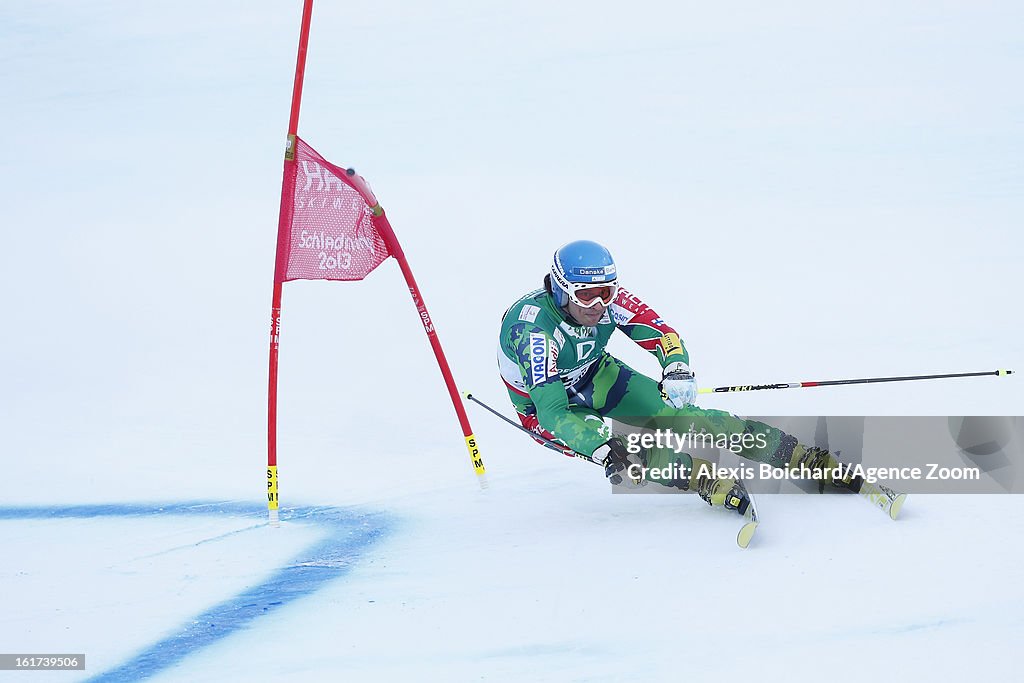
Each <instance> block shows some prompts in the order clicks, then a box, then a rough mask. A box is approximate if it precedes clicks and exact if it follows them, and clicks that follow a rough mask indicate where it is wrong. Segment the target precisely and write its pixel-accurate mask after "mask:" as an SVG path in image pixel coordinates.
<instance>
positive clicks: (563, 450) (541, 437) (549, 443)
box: [462, 391, 597, 464]
mask: <svg viewBox="0 0 1024 683" xmlns="http://www.w3.org/2000/svg"><path fill="white" fill-rule="evenodd" d="M462 395H463V396H465V397H466V400H467V401H472V402H473V403H475V404H477V405H478V406H480V407H481V408H483V409H484V410H486V411H487V412H489V413H490V414H491V415H493V416H495V417H496V418H498V419H499V420H504V421H505V422H507V423H508V424H510V425H512V426H513V427H515V428H516V429H518V430H519V431H521V432H523V433H524V434H528V435H529V436H530V437H531V438H533V439H536V440H537V441H540V442H541V444H542V445H544V446H547V447H548V448H550V449H551V450H553V451H558V452H559V453H563V454H565V455H573V456H575V457H577V458H579V459H580V460H586V461H587V462H592V463H594V464H597V461H596V460H594V459H593V458H592V457H591V456H589V455H583V454H582V453H578V452H576V451H574V450H572V449H571V448H569V447H568V446H563V445H561V444H558V443H556V442H554V441H552V440H551V439H549V438H547V437H546V436H544V435H543V434H538V433H537V432H531V431H530V430H529V429H527V428H526V427H524V426H523V425H521V424H516V423H515V422H513V421H512V420H511V419H509V418H507V417H505V416H504V415H502V414H501V413H499V412H498V411H497V410H495V409H494V408H492V407H490V406H489V405H487V404H486V403H484V402H483V401H481V400H480V399H478V398H477V397H476V396H474V395H473V394H471V393H469V392H468V391H464V392H462Z"/></svg>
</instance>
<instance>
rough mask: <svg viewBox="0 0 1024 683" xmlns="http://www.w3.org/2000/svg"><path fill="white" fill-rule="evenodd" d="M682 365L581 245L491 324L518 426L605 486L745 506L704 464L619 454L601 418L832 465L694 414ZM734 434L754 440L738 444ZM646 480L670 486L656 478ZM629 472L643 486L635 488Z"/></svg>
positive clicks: (621, 445) (772, 436) (785, 462)
mask: <svg viewBox="0 0 1024 683" xmlns="http://www.w3.org/2000/svg"><path fill="white" fill-rule="evenodd" d="M616 329H618V330H621V331H622V332H624V333H625V334H626V335H627V336H628V337H629V338H630V339H632V340H633V341H634V342H636V343H637V344H639V345H640V346H641V347H642V348H644V349H646V350H647V351H649V352H650V353H652V354H653V355H654V356H655V357H656V358H657V359H658V362H659V363H660V365H661V368H662V376H661V381H660V382H655V381H654V380H653V379H651V378H649V377H647V376H646V375H643V374H641V373H639V372H637V371H636V370H633V369H632V368H630V367H629V366H628V365H626V364H625V363H623V362H622V361H620V360H619V359H617V358H615V357H614V356H612V355H611V354H609V353H607V352H606V351H605V345H606V344H607V343H608V338H609V337H610V336H611V335H612V333H613V332H614V331H615V330H616ZM689 362H690V359H689V354H688V353H687V351H686V347H685V345H684V344H683V342H682V340H681V339H680V338H679V335H678V333H677V332H676V331H675V329H673V328H672V327H670V326H669V325H668V324H667V323H666V322H665V321H664V320H662V319H661V317H660V316H659V315H658V314H657V313H655V312H654V310H653V309H652V308H650V307H649V306H648V305H647V304H646V303H644V302H643V301H642V300H641V299H640V298H639V297H637V296H636V295H634V294H632V293H630V292H628V291H627V290H626V289H624V288H622V287H620V286H619V284H618V275H617V271H616V267H615V262H614V260H613V259H612V256H611V254H610V253H609V252H608V250H607V249H606V248H604V247H603V246H601V245H600V244H597V243H596V242H591V241H588V240H578V241H575V242H570V243H568V244H566V245H564V246H562V247H560V248H559V249H558V250H557V251H555V254H554V258H553V260H552V263H551V272H550V273H549V274H547V275H545V277H544V287H543V288H542V289H538V290H535V291H532V292H530V293H529V294H526V295H525V296H523V297H522V298H520V299H519V300H518V301H516V302H515V303H514V304H513V305H512V306H511V307H510V308H509V309H508V310H507V311H506V312H505V315H504V316H503V318H502V324H501V334H500V338H499V351H498V366H499V369H500V372H501V377H502V379H503V381H504V382H505V386H506V388H507V389H508V393H509V397H510V398H511V400H512V404H513V406H514V407H515V410H516V413H517V414H518V415H519V420H520V421H521V422H522V424H523V426H524V427H526V428H527V429H529V430H531V431H533V432H535V433H537V434H540V435H542V436H544V437H546V438H548V439H551V440H555V441H557V442H559V443H562V444H564V445H565V446H566V447H567V448H568V449H571V450H572V451H576V452H578V453H582V454H585V455H589V456H591V457H592V458H593V459H594V460H595V461H596V462H598V463H599V464H602V465H603V466H604V469H605V475H606V476H607V477H608V479H609V480H610V481H611V482H612V483H613V484H618V483H621V482H623V481H626V482H627V483H629V482H630V480H632V482H631V483H632V484H633V485H642V484H644V483H646V482H648V481H654V482H656V483H659V484H663V485H667V486H672V487H675V488H679V489H682V490H684V491H686V490H690V491H695V492H696V493H697V494H699V495H700V497H701V498H703V499H704V500H705V501H706V502H708V503H709V504H710V505H718V506H725V507H727V508H730V509H737V510H738V511H739V512H740V514H743V512H744V511H745V509H746V505H747V503H746V501H747V500H748V499H749V497H748V496H747V494H746V490H745V488H744V487H743V485H742V482H737V481H735V480H734V479H732V478H714V477H711V476H708V473H709V471H711V468H709V467H701V465H707V464H708V461H706V460H702V459H699V458H693V457H691V456H690V455H689V454H687V453H685V452H679V453H677V452H675V449H673V448H669V447H665V446H663V447H661V448H651V449H647V450H641V451H640V452H639V453H637V452H635V451H637V450H640V449H638V448H630V447H629V446H628V445H627V443H628V437H626V438H625V440H624V435H623V434H613V433H612V428H611V427H610V426H609V425H608V424H606V422H605V418H609V419H611V420H613V421H614V422H617V423H623V424H625V425H631V426H633V427H638V428H647V429H652V428H662V427H669V428H671V429H673V430H674V431H676V432H677V433H678V432H680V431H686V432H690V431H691V430H692V431H695V432H698V433H699V432H702V431H703V432H705V433H709V434H714V435H721V436H723V437H728V438H730V439H732V440H733V442H734V443H737V444H738V445H740V447H739V449H738V450H737V452H738V455H740V456H742V457H745V458H748V459H750V460H754V461H757V462H766V463H771V464H772V465H773V466H775V467H783V468H798V467H801V466H803V467H807V468H808V469H810V470H814V469H818V470H824V469H826V468H828V469H831V468H835V467H836V466H837V465H838V462H837V461H836V459H835V457H834V456H832V455H831V454H830V453H829V452H828V451H825V450H822V449H819V448H814V447H806V446H804V445H802V444H799V443H798V442H797V440H796V439H795V438H794V437H792V436H790V435H788V434H786V433H784V432H782V431H780V430H779V429H776V428H774V427H770V426H769V425H766V424H763V423H760V422H754V421H748V420H743V419H742V418H739V417H736V416H734V415H731V414H729V413H727V412H724V411H721V410H707V409H703V408H698V407H697V406H695V405H694V401H695V399H696V397H697V384H696V381H695V380H694V373H693V371H692V370H691V369H690V366H689ZM680 427H685V429H682V430H681V429H680ZM620 431H621V430H620ZM745 434H749V435H751V437H753V436H754V435H760V436H759V437H758V438H747V439H741V438H740V437H742V436H743V435H745ZM631 451H632V452H631ZM666 467H667V468H668V469H665V468H666ZM643 468H646V470H644V469H643ZM650 470H659V471H661V472H670V473H672V475H674V476H671V477H670V478H669V479H667V480H666V479H663V478H662V479H656V478H654V477H652V476H650ZM637 472H644V473H646V474H647V476H645V477H643V479H642V480H641V479H640V478H637V477H636V474H637ZM624 475H625V477H626V479H625V480H624V479H623V477H624ZM830 483H832V484H833V485H834V486H839V487H843V488H850V489H854V490H856V489H857V487H858V484H859V482H857V481H854V480H852V479H850V478H849V477H845V478H842V479H837V480H831V479H830ZM821 484H822V485H823V484H824V482H821Z"/></svg>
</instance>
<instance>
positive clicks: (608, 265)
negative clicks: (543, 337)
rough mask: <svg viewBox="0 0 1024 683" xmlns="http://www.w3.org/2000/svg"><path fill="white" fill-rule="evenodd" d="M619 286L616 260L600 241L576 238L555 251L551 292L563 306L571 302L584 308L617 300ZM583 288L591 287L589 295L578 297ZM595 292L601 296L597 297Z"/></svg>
mask: <svg viewBox="0 0 1024 683" xmlns="http://www.w3.org/2000/svg"><path fill="white" fill-rule="evenodd" d="M602 285H603V286H604V287H601V286H602ZM618 288H619V281H618V277H617V275H616V272H615V261H614V260H613V259H612V255H611V254H610V253H609V252H608V250H607V249H605V248H604V247H602V246H601V245H600V244H598V243H597V242H591V241H590V240H576V241H575V242H569V243H568V244H565V245H562V246H561V247H559V248H558V250H557V251H555V256H554V258H553V259H552V263H551V294H552V295H553V296H554V298H555V303H556V304H558V306H559V307H560V308H564V307H565V306H566V305H567V304H568V303H569V302H570V301H572V302H573V303H574V304H576V305H577V306H582V307H583V308H590V307H591V306H593V305H594V304H595V303H597V302H598V301H603V302H604V304H605V305H606V306H607V305H608V304H610V303H611V302H612V301H613V300H614V299H615V294H616V292H617V291H618ZM580 290H588V293H589V295H584V297H583V298H581V297H580V296H577V292H579V291H580ZM591 290H593V291H591ZM595 292H596V293H597V294H598V295H596V296H595V295H594V294H595Z"/></svg>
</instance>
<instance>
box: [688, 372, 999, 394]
mask: <svg viewBox="0 0 1024 683" xmlns="http://www.w3.org/2000/svg"><path fill="white" fill-rule="evenodd" d="M1012 374H1013V370H989V371H988V372H954V373H949V374H945V375H911V376H907V377H865V378H862V379H828V380H822V381H819V382H779V383H776V384H746V385H744V384H739V385H736V386H730V387H714V388H710V387H709V388H706V389H698V390H697V393H700V394H712V393H727V392H732V391H761V390H763V389H803V388H805V387H832V386H838V385H840V384H874V383H876V382H913V381H916V380H921V379H949V378H952V377H985V376H988V375H992V376H994V377H1006V376H1007V375H1012Z"/></svg>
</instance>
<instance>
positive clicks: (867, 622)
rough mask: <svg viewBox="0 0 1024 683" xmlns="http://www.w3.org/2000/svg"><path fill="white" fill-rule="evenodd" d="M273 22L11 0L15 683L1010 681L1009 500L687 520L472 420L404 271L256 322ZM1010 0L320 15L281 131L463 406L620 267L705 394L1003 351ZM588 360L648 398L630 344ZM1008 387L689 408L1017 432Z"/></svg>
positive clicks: (1013, 224) (1016, 250) (325, 11)
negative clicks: (20, 657)
mask: <svg viewBox="0 0 1024 683" xmlns="http://www.w3.org/2000/svg"><path fill="white" fill-rule="evenodd" d="M299 11H300V2H298V0H294V1H293V2H265V1H264V2H244V3H243V2H237V1H233V0H232V1H229V2H223V3H214V4H211V3H206V2H197V1H195V0H181V1H180V2H175V3H155V4H154V3H128V2H120V1H118V2H90V3H78V2H49V1H46V0H38V1H35V2H31V3H29V2H14V3H6V4H5V5H4V6H3V8H0V58H2V63H3V64H4V68H3V69H2V71H0V111H2V112H3V115H2V116H3V121H4V124H5V125H4V129H5V131H6V132H7V140H8V149H7V152H8V153H7V154H5V155H4V156H3V158H2V159H0V168H2V173H3V183H0V199H2V205H3V207H4V220H3V227H2V229H3V237H4V244H5V248H4V249H3V252H2V254H3V264H4V268H3V269H2V273H3V274H2V275H0V278H2V281H0V284H2V285H3V289H4V291H5V292H6V295H7V296H6V299H5V303H4V311H3V320H4V327H5V329H4V333H3V334H2V335H0V352H2V354H3V357H4V358H5V359H6V360H7V362H6V363H5V364H4V370H3V373H2V378H3V379H2V383H3V389H4V390H3V391H2V392H0V429H2V433H3V435H4V446H3V449H2V453H3V459H2V464H3V480H2V486H3V499H4V501H3V504H2V505H0V543H2V546H3V548H4V550H5V562H4V563H3V565H2V566H0V587H2V597H3V603H4V605H5V607H6V609H5V611H4V613H3V615H0V650H2V651H4V652H11V653H13V652H37V653H43V652H52V653H57V652H79V653H81V652H84V653H86V657H87V660H86V661H87V669H86V671H85V672H62V673H37V672H34V673H31V674H29V673H11V672H4V673H0V678H2V679H3V680H32V681H45V680H57V681H67V680H83V679H89V678H95V679H97V680H137V679H140V678H145V677H149V676H152V677H155V678H157V679H160V678H163V679H164V680H190V681H192V680H211V681H213V680H216V681H220V680H243V679H253V678H257V677H259V678H268V679H269V678H277V679H280V680H366V681H371V680H379V681H390V680H410V679H411V680H444V681H456V680H488V681H501V680H509V681H523V680H588V681H593V680H615V681H620V680H630V681H632V680H680V679H684V678H689V677H692V678H695V679H702V678H704V679H708V678H712V679H718V680H722V679H733V678H740V677H742V678H744V679H754V678H756V679H757V680H767V681H774V680H792V681H804V680H815V681H817V680H821V679H822V678H823V677H827V678H829V679H832V680H840V681H844V680H863V679H864V677H865V676H871V677H876V676H878V677H886V678H892V677H894V676H895V677H898V678H900V679H902V680H908V681H915V680H921V681H925V680H927V681H935V680H964V679H968V678H971V679H974V680H984V679H989V678H994V677H998V678H999V679H1000V680H1015V679H1016V667H1015V665H1014V662H1013V652H1014V650H1013V648H1015V646H1016V644H1017V643H1019V642H1020V639H1021V636H1022V634H1024V628H1022V626H1024V624H1022V618H1024V617H1022V615H1024V588H1022V587H1021V582H1020V581H1019V565H1020V560H1021V552H1020V550H1019V549H1018V545H1017V543H1016V541H1017V540H1018V539H1019V538H1020V536H1021V533H1022V531H1024V529H1022V522H1021V515H1020V512H1021V507H1022V506H1021V502H1020V498H1019V497H1016V496H943V497H938V496H917V497H914V498H911V500H910V501H909V502H908V504H907V507H906V508H905V509H904V514H903V518H902V519H901V520H900V521H899V522H897V523H892V522H890V521H889V520H888V519H886V518H885V517H884V516H883V515H880V514H878V513H876V512H874V511H872V510H871V509H870V508H869V507H867V506H866V505H864V504H863V503H861V502H860V501H858V500H856V499H855V498H854V497H852V496H822V497H815V496H796V495H792V496H763V497H762V498H761V499H760V500H759V507H760V512H761V514H762V517H763V518H764V520H765V521H764V523H763V524H762V527H761V529H760V530H759V532H758V536H757V538H756V539H755V542H754V545H753V546H752V547H751V548H750V549H749V550H748V551H746V552H741V551H739V550H737V549H736V547H735V544H734V542H733V537H734V535H735V531H736V526H737V524H736V522H737V520H736V519H734V518H733V517H731V516H729V515H727V514H725V513H721V514H719V513H716V512H715V511H711V510H708V509H707V507H706V506H704V505H703V504H702V503H701V502H700V501H699V500H697V499H696V498H693V497H680V496H611V495H609V493H608V489H607V485H606V484H605V482H604V481H603V477H602V476H601V475H600V472H599V471H598V470H597V469H596V468H594V467H592V466H590V465H588V464H586V463H583V462H579V461H574V460H570V459H567V458H560V457H558V456H555V455H553V454H551V453H549V452H548V451H546V450H543V449H541V448H539V447H536V446H533V445H531V444H530V443H529V442H528V441H526V440H525V439H524V437H522V435H520V434H518V433H516V432H515V431H513V430H511V429H509V428H508V427H506V426H504V425H502V424H500V423H498V422H497V421H496V420H494V419H493V418H491V417H490V416H487V415H485V414H483V413H482V412H480V411H478V410H476V409H475V408H474V407H473V406H470V407H469V408H468V409H469V410H470V416H471V419H472V421H473V423H474V427H475V431H476V434H477V437H478V439H479V442H480V445H481V448H482V454H483V457H484V460H485V462H486V465H487V468H488V477H489V480H490V484H491V486H490V488H489V489H488V490H487V491H485V492H481V491H480V490H479V487H478V486H477V483H476V482H475V481H474V475H473V473H472V469H471V467H470V465H469V462H468V457H467V455H466V453H465V451H464V448H463V445H462V438H461V434H460V433H459V431H458V428H457V424H456V422H455V420H454V418H453V415H452V411H451V407H450V404H449V403H448V401H447V395H446V393H445V391H444V387H443V385H442V383H441V382H440V379H439V374H438V372H437V370H436V367H435V365H434V362H433V358H432V356H431V353H430V350H429V347H428V346H427V344H426V341H425V339H424V338H423V333H422V330H421V327H420V325H419V322H418V320H417V318H416V317H415V315H414V311H413V309H412V307H411V306H410V304H409V300H408V296H407V294H406V292H405V291H404V288H403V284H402V282H401V277H400V275H399V272H398V269H397V266H396V264H394V263H393V262H390V261H389V262H387V263H385V264H384V265H383V266H382V267H381V268H380V269H379V270H378V271H377V272H375V273H374V274H373V275H371V276H370V278H369V279H367V280H366V281H364V282H361V283H357V284H355V283H354V284H335V283H318V282H313V283H291V284H288V285H287V286H286V287H285V292H284V329H283V337H282V346H281V380H280V390H281V405H280V409H281V412H280V421H279V424H280V468H281V469H280V476H281V496H282V500H283V504H284V506H285V508H286V510H285V513H286V514H285V517H286V521H285V523H284V524H283V525H282V526H281V528H278V529H271V528H269V527H267V526H265V525H263V524H262V522H263V519H264V514H265V509H264V503H263V487H264V485H265V480H264V477H265V472H264V463H265V457H266V451H265V449H266V445H265V423H266V412H265V411H266V363H267V327H268V324H267V323H268V316H269V307H270V294H271V275H272V263H273V256H274V246H275V240H274V237H275V231H276V223H277V207H278V200H279V190H280V173H281V156H282V150H283V142H284V133H285V128H286V124H287V118H288V102H289V97H290V94H291V83H292V75H293V68H294V58H295V44H296V37H297V33H298V20H299ZM1022 20H1024V7H1022V6H1021V5H1020V4H1019V3H1013V2H986V3H924V2H906V3H898V4H893V3H888V2H872V1H868V2H856V3H854V2H829V3H815V2H809V1H800V0H797V1H794V2H788V3H783V4H778V5H765V4H763V3H753V2H727V3H717V4H714V5H713V6H712V4H710V3H691V2H684V3H665V2H643V1H641V2H637V3H628V4H622V3H604V2H596V3H595V2H588V3H583V2H576V1H568V2H559V3H545V2H533V1H529V0H528V1H525V2H519V3H515V4H514V6H513V5H504V6H498V5H493V4H488V3H468V2H444V1H441V2H434V3H427V4H422V3H412V2H396V1H391V2H388V1H383V2H376V3H363V4H362V5H360V4H358V3H355V4H354V3H329V2H326V1H321V2H320V3H318V5H317V7H316V9H315V11H314V26H313V32H312V36H311V43H310V51H309V64H308V69H307V74H306V89H305V97H304V102H303V109H302V118H301V123H300V134H302V135H303V137H304V138H305V139H307V140H308V141H309V142H310V143H311V144H312V145H313V146H314V147H315V148H316V149H317V150H318V151H320V152H321V153H322V154H324V155H325V156H326V157H327V158H328V159H330V160H331V161H333V162H334V163H337V164H340V165H346V166H354V167H356V168H357V169H358V170H359V172H360V173H361V174H362V175H364V176H365V177H366V178H367V179H369V181H370V182H371V183H372V185H373V187H374V190H375V191H376V193H377V195H378V197H379V198H380V199H381V201H382V203H383V204H384V206H385V208H386V210H387V211H388V215H389V216H390V218H391V221H392V223H393V225H394V226H395V229H396V231H397V232H398V235H399V237H400V238H401V240H402V243H403V246H404V248H405V251H406V252H407V254H408V256H409V259H410V261H411V263H412V266H413V269H414V270H415V272H416V275H417V279H418V280H419V282H420V285H421V287H422V290H423V293H424V295H425V298H426V301H427V304H428V305H429V307H430V311H431V314H432V316H433V319H434V321H435V323H436V325H437V328H438V330H439V333H440V336H441V340H442V342H443V344H444V346H445V349H446V351H447V353H448V356H449V359H450V360H451V362H452V366H453V369H454V372H455V374H456V378H457V380H458V381H459V383H460V386H461V387H462V388H463V389H468V390H472V391H474V392H475V393H477V394H478V395H480V396H481V397H482V398H484V399H485V400H490V401H491V402H493V403H494V404H496V405H498V406H500V407H501V408H502V409H503V410H506V411H507V412H510V411H508V408H507V406H506V405H505V403H504V398H503V389H502V387H501V384H500V381H499V380H498V377H497V372H496V369H495V363H494V346H495V341H494V340H495V335H496V332H497V328H498V319H499V317H500V314H501V312H502V311H503V310H504V309H505V307H506V306H507V305H509V304H510V303H511V302H512V301H513V300H514V299H515V298H516V297H517V296H519V295H520V294H521V293H523V292H524V291H526V290H527V289H529V288H532V287H534V286H536V285H537V283H538V282H539V279H540V277H541V276H542V274H543V272H544V270H545V268H546V264H547V259H548V257H549V255H550V253H551V251H552V250H553V249H554V247H556V246H557V245H559V244H561V243H563V242H566V241H568V240H570V239H576V238H581V237H586V238H590V239H596V240H599V241H602V242H605V243H606V244H608V245H609V246H610V247H611V249H612V251H613V253H614V254H615V255H616V258H617V261H618V264H619V269H620V272H621V276H622V279H623V282H624V283H626V285H627V286H628V287H629V288H630V289H631V290H632V291H635V292H636V293H638V294H639V295H641V296H643V297H644V298H645V299H647V300H648V301H649V302H650V303H651V304H652V305H653V306H654V307H655V308H656V309H657V310H658V311H659V312H660V313H661V314H662V315H663V317H664V318H666V319H667V320H669V321H670V322H671V323H672V324H674V325H675V326H676V327H677V328H678V329H679V330H680V332H681V333H682V336H683V338H684V339H685V341H686V343H687V346H688V348H689V350H690V353H691V358H692V361H693V363H692V364H693V366H694V368H695V370H696V371H697V373H698V377H699V378H700V380H701V382H702V384H705V385H718V384H735V383H748V382H774V381H795V380H815V379H828V378H838V377H858V376H867V375H891V374H905V373H918V372H922V373H923V372H948V371H970V370H989V369H996V368H998V367H1010V368H1015V369H1018V370H1021V369H1024V363H1022V362H1021V360H1022V357H1024V343H1022V341H1021V339H1022V334H1021V333H1022V331H1024V325H1022V322H1021V307H1020V299H1021V277H1020V265H1019V264H1020V255H1021V253H1022V249H1021V247H1022V238H1021V236H1020V226H1021V219H1022V217H1024V211H1022V208H1024V199H1022V197H1024V193H1022V190H1024V166H1022V164H1021V159H1024V116H1022V111H1024V106H1022V105H1024V91H1022V90H1021V89H1020V88H1019V87H1015V86H1013V83H1015V82H1016V81H1017V80H1019V76H1018V75H1019V74H1020V73H1021V71H1022V67H1024V52H1022V50H1021V42H1020V35H1019V27H1020V26H1021V25H1022ZM612 348H613V351H614V352H615V353H617V354H618V355H620V357H622V358H623V359H625V360H626V361H627V362H629V363H631V364H633V365H634V366H635V367H637V368H639V369H642V370H645V371H647V372H652V373H653V372H655V370H656V363H655V362H654V360H653V359H651V358H648V357H646V356H645V355H644V353H643V352H642V351H641V350H639V349H637V348H635V347H632V346H631V345H630V344H629V342H628V341H624V340H618V341H616V342H615V343H613V347H612ZM1022 386H1024V385H1022V384H1021V382H1020V380H1019V379H1018V378H1017V377H1012V378H1008V379H1005V380H996V379H994V378H980V379H976V380H975V379H972V380H960V381H948V382H934V383H928V382H922V383H907V384H901V385H876V386H860V387H837V388H829V389H817V390H815V389H810V390H800V391H789V392H759V393H751V394H749V395H736V396H711V397H707V398H705V399H703V400H702V405H705V406H708V407H718V408H724V409H728V410H730V411H733V412H736V413H738V414H749V415H772V414H775V415H785V414H793V415H842V414H850V415H962V414H978V415H989V414H992V415H999V414H1002V415H1022V414H1024V391H1022V389H1021V387H1022Z"/></svg>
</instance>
